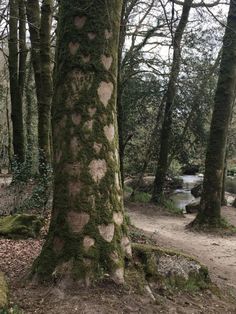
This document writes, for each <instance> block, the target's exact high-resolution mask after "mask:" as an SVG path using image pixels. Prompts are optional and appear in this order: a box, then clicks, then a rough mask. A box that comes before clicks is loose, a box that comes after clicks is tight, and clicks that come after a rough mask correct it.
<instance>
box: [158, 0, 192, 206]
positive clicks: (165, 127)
mask: <svg viewBox="0 0 236 314" xmlns="http://www.w3.org/2000/svg"><path fill="white" fill-rule="evenodd" d="M192 2H193V0H185V1H184V4H183V10H182V14H181V18H180V21H179V24H178V26H177V28H176V31H175V34H174V38H173V60H172V67H171V72H170V78H169V82H168V86H167V92H166V94H165V95H164V99H165V102H166V104H165V112H164V119H163V123H162V130H161V139H160V142H161V143H160V151H159V157H158V166H157V170H156V175H155V180H154V186H153V194H152V201H153V202H160V201H161V200H162V198H163V191H164V184H165V177H166V173H167V168H168V153H169V141H170V136H171V127H172V112H173V106H174V101H175V96H176V91H177V79H178V76H179V71H180V63H181V41H182V37H183V34H184V30H185V28H186V25H187V22H188V17H189V12H190V9H191V5H192Z"/></svg>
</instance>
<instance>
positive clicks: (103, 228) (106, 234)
mask: <svg viewBox="0 0 236 314" xmlns="http://www.w3.org/2000/svg"><path fill="white" fill-rule="evenodd" d="M98 230H99V233H100V235H101V237H102V238H103V239H104V240H105V241H106V242H111V241H112V239H113V237H114V232H115V225H114V224H113V223H111V224H109V225H100V226H98Z"/></svg>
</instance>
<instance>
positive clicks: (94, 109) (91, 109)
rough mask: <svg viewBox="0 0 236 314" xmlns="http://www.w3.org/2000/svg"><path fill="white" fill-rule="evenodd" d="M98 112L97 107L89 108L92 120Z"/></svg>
mask: <svg viewBox="0 0 236 314" xmlns="http://www.w3.org/2000/svg"><path fill="white" fill-rule="evenodd" d="M96 112H97V108H95V107H92V108H88V113H89V116H90V118H92V117H93V116H94V115H95V113H96Z"/></svg>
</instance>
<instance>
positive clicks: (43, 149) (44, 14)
mask: <svg viewBox="0 0 236 314" xmlns="http://www.w3.org/2000/svg"><path fill="white" fill-rule="evenodd" d="M51 26H52V1H51V0H44V1H43V3H42V7H41V26H40V65H41V77H40V78H41V89H40V91H41V93H40V102H39V116H38V117H39V123H38V134H39V149H40V151H39V156H40V163H39V164H40V168H41V166H42V164H50V163H51V157H50V156H51V153H50V133H51V123H50V121H51V103H52V95H53V83H52V62H51V60H52V56H51V45H50V36H51ZM42 171H44V169H42ZM42 171H40V173H42Z"/></svg>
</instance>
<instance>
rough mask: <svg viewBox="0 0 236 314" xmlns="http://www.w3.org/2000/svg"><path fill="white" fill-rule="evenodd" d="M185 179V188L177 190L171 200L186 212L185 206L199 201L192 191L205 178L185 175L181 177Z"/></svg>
mask: <svg viewBox="0 0 236 314" xmlns="http://www.w3.org/2000/svg"><path fill="white" fill-rule="evenodd" d="M181 178H182V179H183V188H182V189H179V190H175V192H174V193H173V194H172V195H171V197H170V199H171V200H172V201H173V202H174V204H175V206H176V207H178V208H181V209H183V210H185V206H186V205H187V204H189V203H191V202H192V201H194V200H197V199H196V198H195V197H194V196H193V195H192V194H191V189H192V188H193V187H194V186H195V185H197V184H199V183H201V182H202V180H203V178H202V177H200V176H197V175H194V176H191V175H184V176H181Z"/></svg>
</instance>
